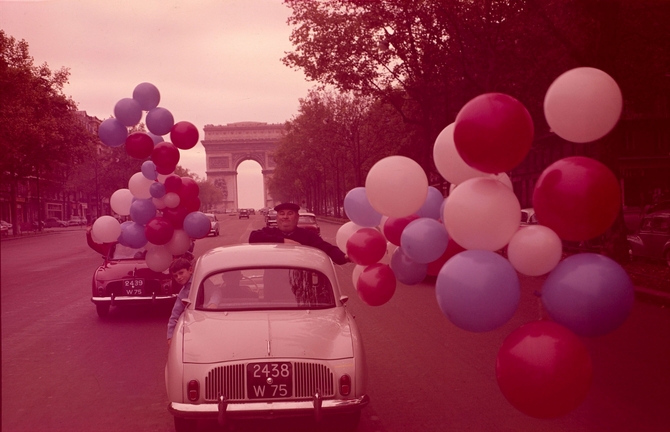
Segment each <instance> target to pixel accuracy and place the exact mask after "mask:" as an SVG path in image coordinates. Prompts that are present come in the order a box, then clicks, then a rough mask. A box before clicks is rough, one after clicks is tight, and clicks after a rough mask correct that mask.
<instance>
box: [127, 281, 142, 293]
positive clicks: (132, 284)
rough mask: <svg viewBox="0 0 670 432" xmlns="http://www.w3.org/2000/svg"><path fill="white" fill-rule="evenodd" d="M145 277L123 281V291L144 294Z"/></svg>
mask: <svg viewBox="0 0 670 432" xmlns="http://www.w3.org/2000/svg"><path fill="white" fill-rule="evenodd" d="M142 287H144V279H125V280H124V281H123V293H124V294H125V295H142V292H143V290H142Z"/></svg>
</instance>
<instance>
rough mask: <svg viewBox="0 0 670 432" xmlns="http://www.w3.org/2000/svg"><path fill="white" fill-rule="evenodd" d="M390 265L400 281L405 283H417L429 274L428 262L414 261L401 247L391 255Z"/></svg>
mask: <svg viewBox="0 0 670 432" xmlns="http://www.w3.org/2000/svg"><path fill="white" fill-rule="evenodd" d="M390 266H391V270H393V274H395V278H396V279H397V280H398V282H401V283H404V284H405V285H416V284H418V283H420V282H421V281H423V280H424V279H425V278H426V275H427V274H428V264H421V263H418V262H416V261H412V260H411V259H410V258H409V257H408V256H407V255H405V253H404V252H403V251H402V249H401V248H397V249H396V250H395V252H393V255H391V264H390Z"/></svg>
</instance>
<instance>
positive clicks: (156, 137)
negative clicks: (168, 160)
mask: <svg viewBox="0 0 670 432" xmlns="http://www.w3.org/2000/svg"><path fill="white" fill-rule="evenodd" d="M147 135H149V136H150V137H151V139H152V140H153V142H154V146H155V145H156V144H158V143H162V142H165V139H164V138H163V137H162V136H159V135H154V134H152V133H151V132H147Z"/></svg>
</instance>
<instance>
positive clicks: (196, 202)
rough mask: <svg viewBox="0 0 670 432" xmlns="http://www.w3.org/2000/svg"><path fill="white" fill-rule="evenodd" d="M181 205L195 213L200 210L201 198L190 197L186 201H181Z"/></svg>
mask: <svg viewBox="0 0 670 432" xmlns="http://www.w3.org/2000/svg"><path fill="white" fill-rule="evenodd" d="M179 207H184V208H186V209H187V210H188V212H189V213H193V212H196V211H199V210H200V198H198V197H195V198H188V199H187V200H186V201H181V202H180V203H179Z"/></svg>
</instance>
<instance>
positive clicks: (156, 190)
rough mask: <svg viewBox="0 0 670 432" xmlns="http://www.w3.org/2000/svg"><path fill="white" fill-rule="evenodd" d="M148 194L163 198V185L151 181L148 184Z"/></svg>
mask: <svg viewBox="0 0 670 432" xmlns="http://www.w3.org/2000/svg"><path fill="white" fill-rule="evenodd" d="M149 194H151V196H152V197H154V198H163V197H164V196H165V185H164V184H163V183H159V182H154V183H152V184H151V186H149Z"/></svg>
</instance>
